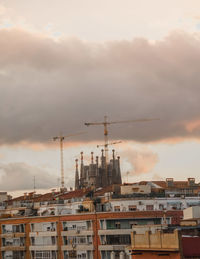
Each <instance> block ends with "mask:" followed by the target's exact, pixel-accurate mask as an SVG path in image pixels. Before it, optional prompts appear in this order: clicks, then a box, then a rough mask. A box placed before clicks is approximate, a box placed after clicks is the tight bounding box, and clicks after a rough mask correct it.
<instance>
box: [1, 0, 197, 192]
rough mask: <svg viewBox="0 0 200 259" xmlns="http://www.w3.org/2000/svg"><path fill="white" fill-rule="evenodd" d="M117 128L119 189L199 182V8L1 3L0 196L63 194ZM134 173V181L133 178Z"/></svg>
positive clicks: (68, 1) (67, 0)
mask: <svg viewBox="0 0 200 259" xmlns="http://www.w3.org/2000/svg"><path fill="white" fill-rule="evenodd" d="M104 115H107V116H108V119H109V120H111V121H118V120H133V119H141V118H160V120H158V121H151V122H140V123H128V124H117V125H113V126H111V127H109V140H110V141H112V140H121V141H122V143H121V144H118V145H115V146H111V147H110V150H111V149H113V148H115V149H116V152H117V155H120V156H121V169H122V176H123V182H125V181H127V180H128V181H129V182H133V181H140V180H151V179H153V180H161V179H163V180H165V178H167V177H174V178H175V179H177V180H180V179H182V180H184V179H186V178H187V177H195V178H196V180H197V181H198V182H199V181H200V174H199V170H200V159H199V156H200V141H199V140H200V1H199V0H190V1H189V0H175V1H174V0H168V1H164V0H149V1H147V0H123V1H122V0H101V1H99V0H58V1H56V0H42V1H41V0H28V1H27V0H1V1H0V191H8V192H9V193H11V194H14V195H17V194H19V193H23V192H24V191H32V190H33V185H34V184H33V179H34V177H35V179H36V188H37V189H38V192H39V191H42V190H43V191H44V189H45V190H46V189H48V190H49V189H51V188H54V187H58V180H59V179H58V178H59V177H60V160H59V159H60V153H59V146H58V143H54V142H53V141H52V137H53V136H56V135H58V134H59V133H60V132H62V133H63V134H66V135H68V134H74V133H76V132H82V131H85V132H86V133H85V134H83V135H80V136H76V137H71V138H69V139H66V142H65V145H64V168H65V183H66V186H67V187H70V186H74V167H75V166H74V165H75V162H74V161H75V159H76V158H79V154H80V152H81V151H83V152H84V157H85V162H86V163H87V162H88V161H89V158H90V152H91V151H94V153H95V156H96V155H100V150H99V149H98V148H97V147H96V146H97V144H102V143H103V128H102V127H88V128H87V127H85V126H84V122H90V121H92V122H97V121H103V118H104ZM127 172H129V173H127Z"/></svg>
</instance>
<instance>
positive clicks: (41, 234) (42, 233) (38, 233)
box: [29, 231, 57, 237]
mask: <svg viewBox="0 0 200 259" xmlns="http://www.w3.org/2000/svg"><path fill="white" fill-rule="evenodd" d="M50 236H57V231H35V232H30V233H29V237H50Z"/></svg>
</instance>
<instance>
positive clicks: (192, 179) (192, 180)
mask: <svg viewBox="0 0 200 259" xmlns="http://www.w3.org/2000/svg"><path fill="white" fill-rule="evenodd" d="M188 185H189V186H194V185H195V178H188Z"/></svg>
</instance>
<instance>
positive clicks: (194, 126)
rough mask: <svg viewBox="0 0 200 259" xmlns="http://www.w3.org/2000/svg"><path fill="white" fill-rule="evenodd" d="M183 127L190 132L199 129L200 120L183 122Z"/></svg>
mask: <svg viewBox="0 0 200 259" xmlns="http://www.w3.org/2000/svg"><path fill="white" fill-rule="evenodd" d="M185 128H186V130H187V131H188V132H190V133H191V132H193V131H195V130H200V120H194V121H190V122H187V123H186V124H185Z"/></svg>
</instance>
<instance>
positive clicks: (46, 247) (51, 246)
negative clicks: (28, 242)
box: [29, 245, 58, 251]
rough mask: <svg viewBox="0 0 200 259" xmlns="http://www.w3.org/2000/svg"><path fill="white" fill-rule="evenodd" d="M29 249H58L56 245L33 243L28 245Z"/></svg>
mask: <svg viewBox="0 0 200 259" xmlns="http://www.w3.org/2000/svg"><path fill="white" fill-rule="evenodd" d="M29 250H30V251H44V250H47V251H49V250H51V251H56V250H58V246H57V245H35V246H29Z"/></svg>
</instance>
